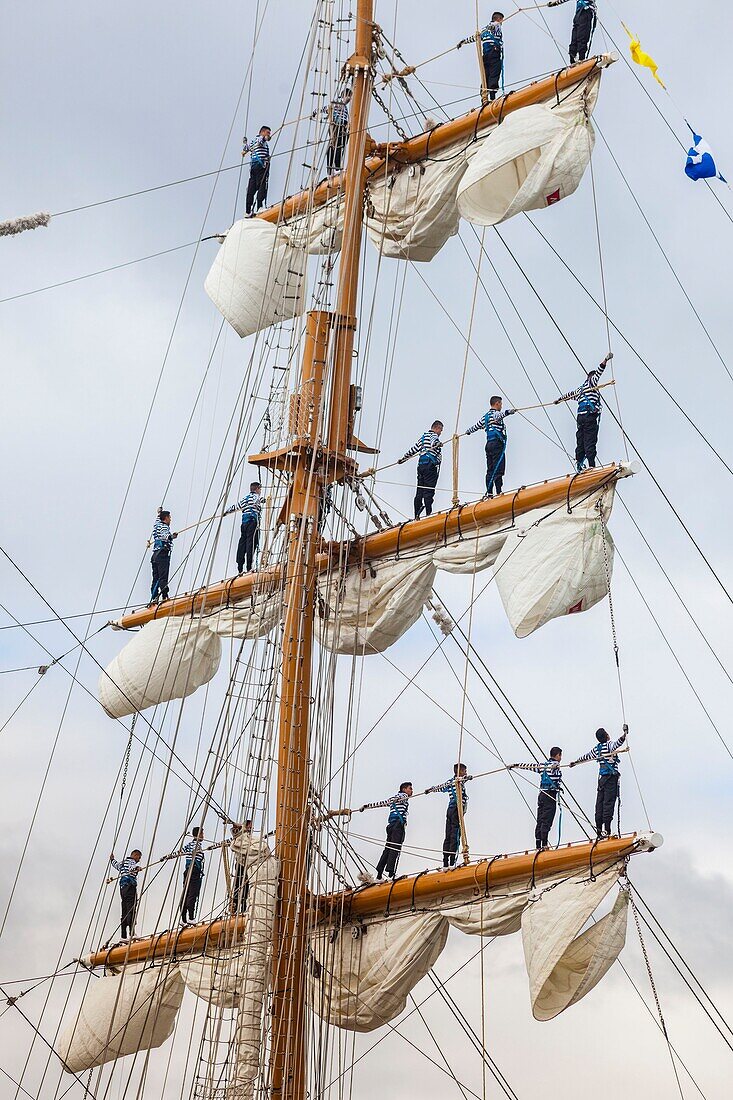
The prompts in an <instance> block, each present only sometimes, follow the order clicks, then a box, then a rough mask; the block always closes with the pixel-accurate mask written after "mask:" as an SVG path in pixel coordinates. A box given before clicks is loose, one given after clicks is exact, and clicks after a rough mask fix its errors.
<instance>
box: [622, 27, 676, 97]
mask: <svg viewBox="0 0 733 1100" xmlns="http://www.w3.org/2000/svg"><path fill="white" fill-rule="evenodd" d="M621 25H622V27H623V28H624V30H625V31H626V33H627V34H628V36H629V38H630V39H631V41H630V42H629V50H630V51H631V60H632V61H635V62H636V64H637V65H643V66H644V68H645V69H651V71H652V76H653V77H654V79H655V80H656V82H657V84H661V85H662V87H663V88H664V89H665V90H666V87H667V85H666V84H665V83H664V81H663V80H662V79H661V77H660V76H659V73H658V71H657V70H658V69H659V66H658V65H657V63H656V61H655V60H654V58H653V57H650V56H649V54H648V53H647V52H646V51H645V50H642V48H641V42H640V41H639V39H638V38H637V37H636V35H635V34H632V33H631V31H630V30H629V28H628V27H627V26H626V24H625V23H622V24H621Z"/></svg>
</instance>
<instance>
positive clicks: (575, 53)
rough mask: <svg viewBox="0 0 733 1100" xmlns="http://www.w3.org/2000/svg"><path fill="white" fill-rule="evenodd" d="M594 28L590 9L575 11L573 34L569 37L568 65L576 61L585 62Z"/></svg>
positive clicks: (593, 18) (594, 22)
mask: <svg viewBox="0 0 733 1100" xmlns="http://www.w3.org/2000/svg"><path fill="white" fill-rule="evenodd" d="M595 26H596V15H595V12H593V11H591V9H590V8H583V9H582V10H581V11H576V13H575V18H574V19H573V33H572V35H571V37H570V64H571V65H573V64H574V63H575V62H576V61H585V59H586V57H587V56H588V46H589V45H590V40H591V37H592V35H593V31H594V30H595Z"/></svg>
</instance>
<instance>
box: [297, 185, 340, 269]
mask: <svg viewBox="0 0 733 1100" xmlns="http://www.w3.org/2000/svg"><path fill="white" fill-rule="evenodd" d="M283 233H284V234H285V237H286V239H287V240H288V241H289V242H290V244H291V245H292V246H293V247H294V248H301V249H305V251H306V252H307V253H308V255H309V256H330V255H332V254H333V253H335V252H340V251H341V242H342V240H343V235H344V200H343V194H339V195H337V196H336V198H333V199H330V200H329V201H328V202H326V203H324V204H323V205H322V206H316V207H313V208H312V209H310V210H308V211H307V213H305V214H300V215H299V216H298V217H297V218H292V219H291V220H290V221H289V222H288V223H287V226H284V227H283Z"/></svg>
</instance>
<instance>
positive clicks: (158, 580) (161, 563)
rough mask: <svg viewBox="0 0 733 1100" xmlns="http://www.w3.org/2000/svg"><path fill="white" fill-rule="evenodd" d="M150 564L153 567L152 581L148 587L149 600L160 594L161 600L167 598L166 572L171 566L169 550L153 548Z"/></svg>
mask: <svg viewBox="0 0 733 1100" xmlns="http://www.w3.org/2000/svg"><path fill="white" fill-rule="evenodd" d="M150 564H151V565H152V567H153V583H152V585H151V588H150V598H151V600H155V599H157V598H158V596H160V598H161V600H167V599H168V573H169V571H170V567H171V552H170V550H168V549H166V548H163V549H162V550H153V556H152V558H151V559H150Z"/></svg>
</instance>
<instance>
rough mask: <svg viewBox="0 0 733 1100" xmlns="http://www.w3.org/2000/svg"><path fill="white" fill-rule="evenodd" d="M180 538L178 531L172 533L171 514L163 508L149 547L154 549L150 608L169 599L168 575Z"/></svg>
mask: <svg viewBox="0 0 733 1100" xmlns="http://www.w3.org/2000/svg"><path fill="white" fill-rule="evenodd" d="M177 538H178V532H177V531H171V514H170V512H169V511H167V509H165V508H161V509H160V511H159V512H158V518H157V520H156V521H155V523H154V524H153V530H152V532H151V535H150V539H149V541H148V546H152V547H153V554H152V557H151V558H150V564H151V566H152V569H153V582H152V584H151V587H150V603H149V604H148V607H152V606H153V604H154V603H155V602H156V601H157V600H158V599H159V600H160V601H161V602H162V601H163V600H167V599H168V573H169V572H170V567H171V549H172V547H173V539H177Z"/></svg>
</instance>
